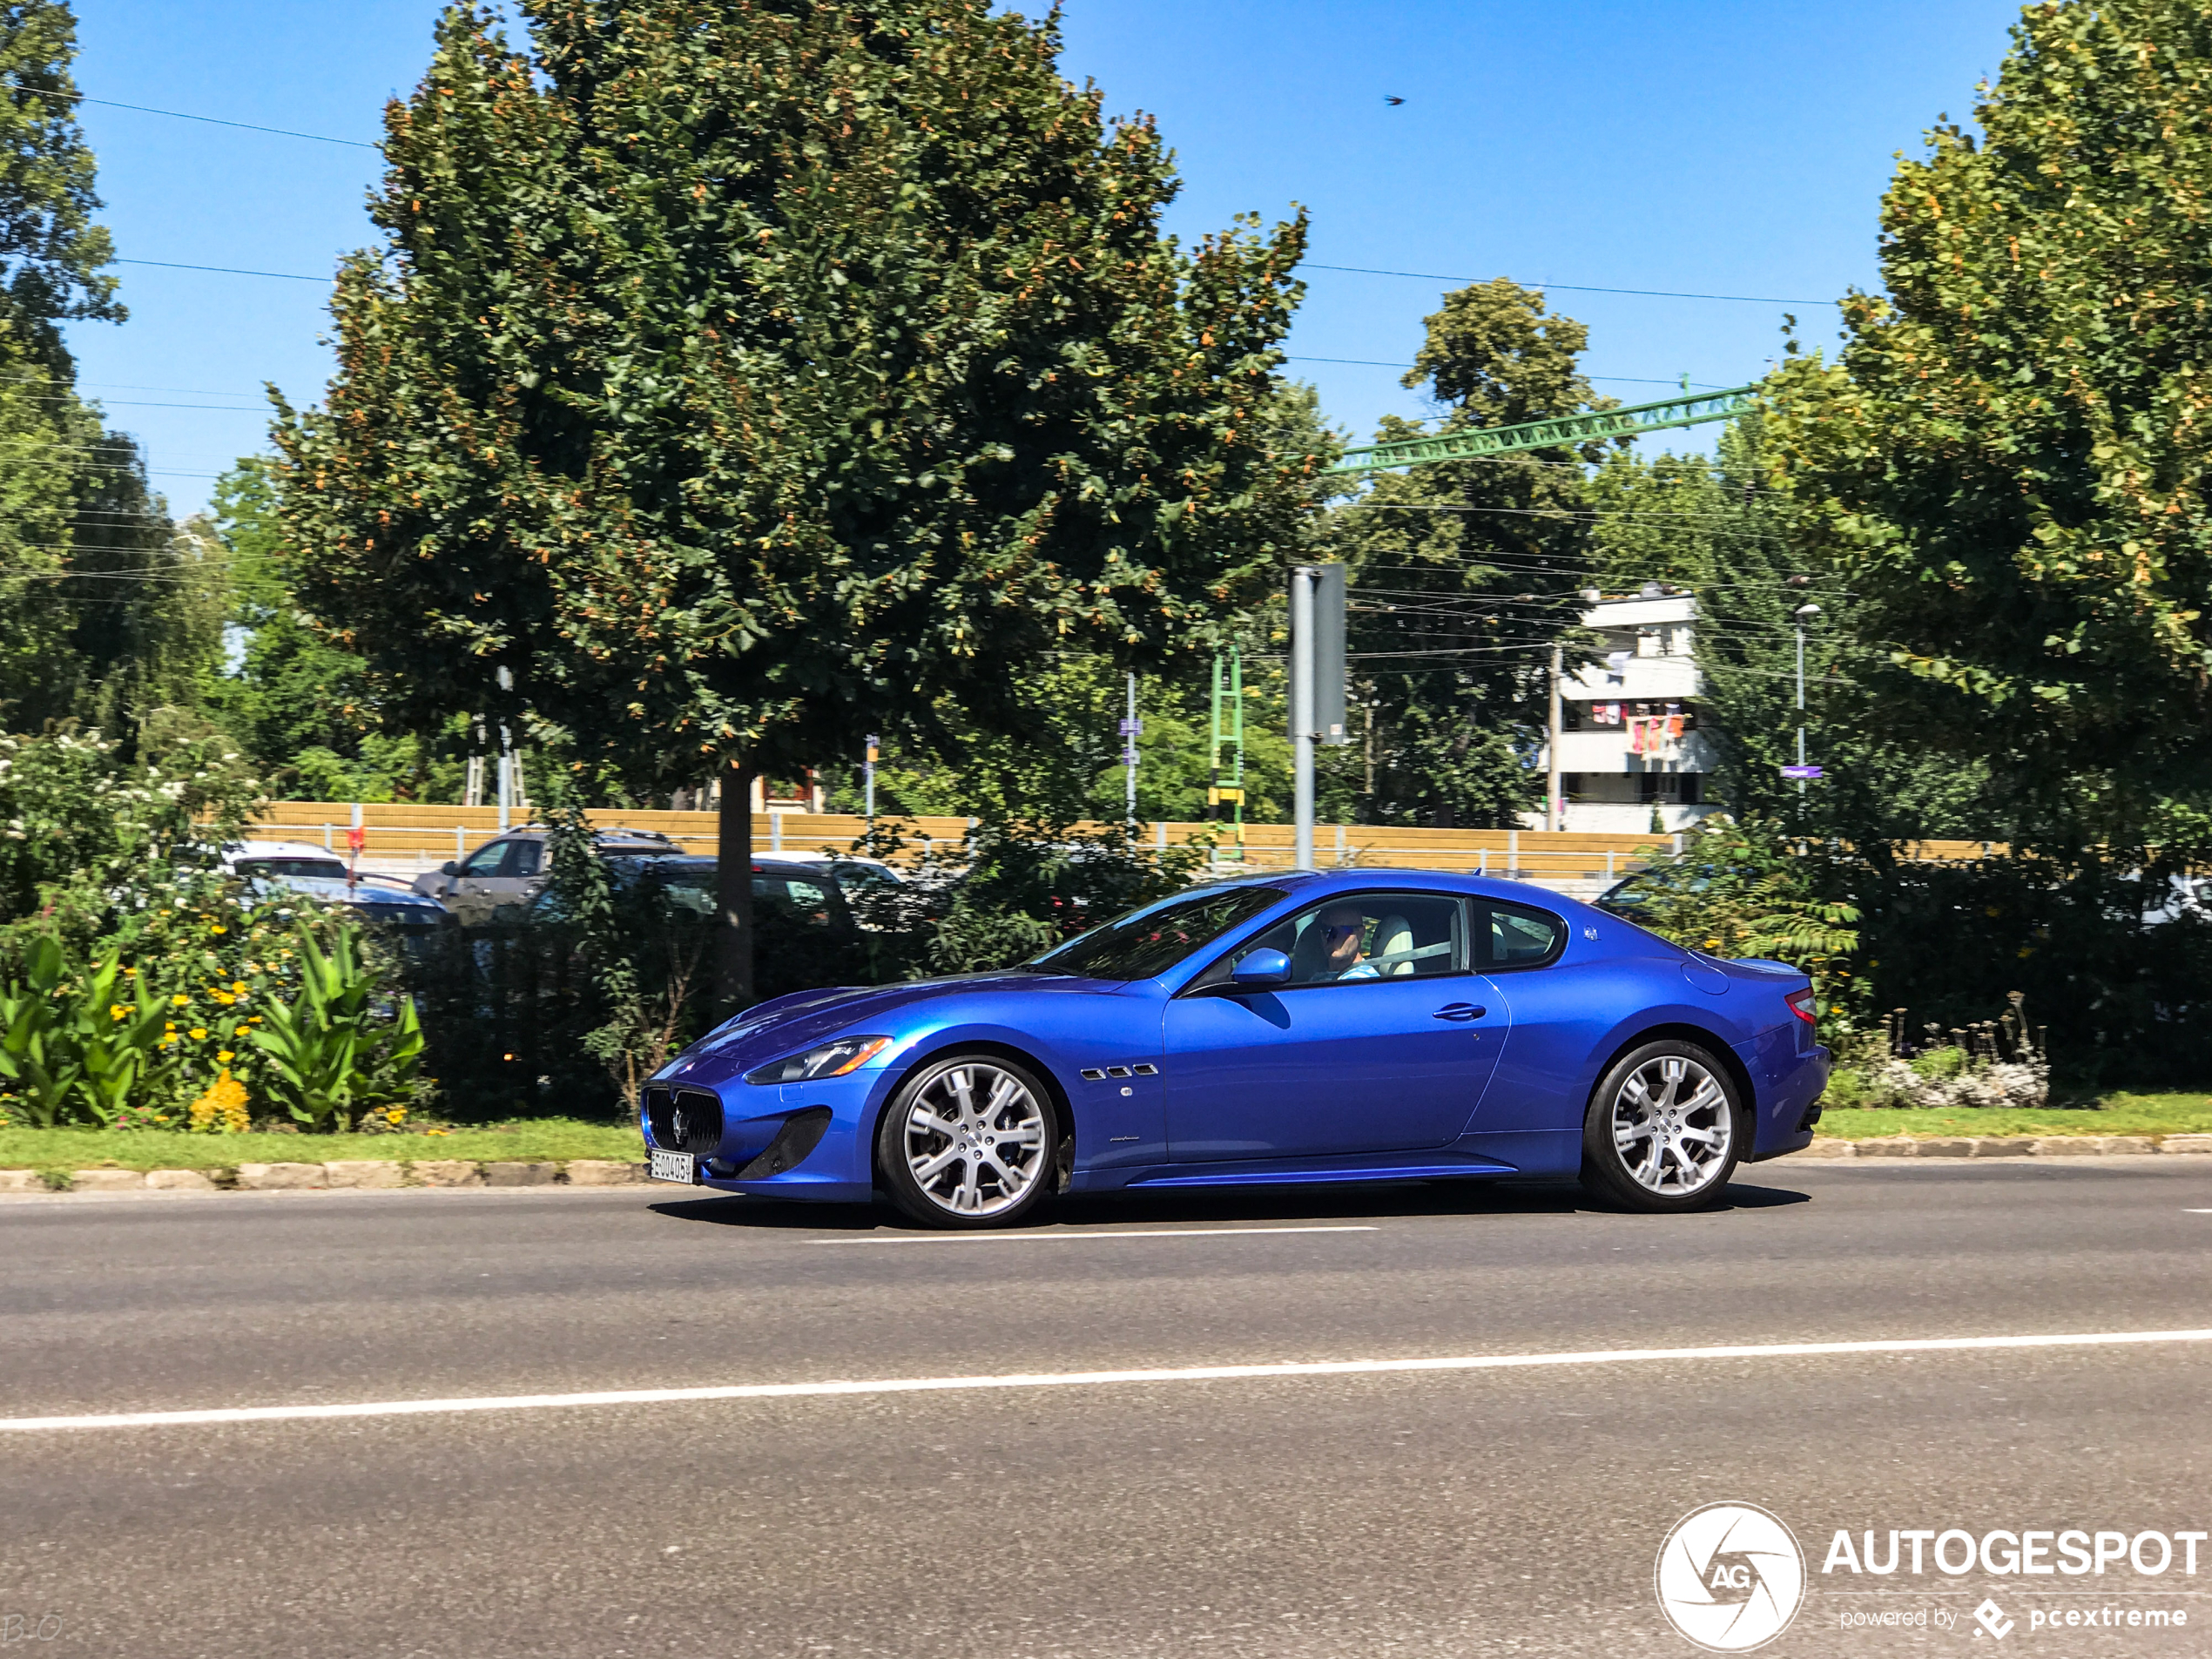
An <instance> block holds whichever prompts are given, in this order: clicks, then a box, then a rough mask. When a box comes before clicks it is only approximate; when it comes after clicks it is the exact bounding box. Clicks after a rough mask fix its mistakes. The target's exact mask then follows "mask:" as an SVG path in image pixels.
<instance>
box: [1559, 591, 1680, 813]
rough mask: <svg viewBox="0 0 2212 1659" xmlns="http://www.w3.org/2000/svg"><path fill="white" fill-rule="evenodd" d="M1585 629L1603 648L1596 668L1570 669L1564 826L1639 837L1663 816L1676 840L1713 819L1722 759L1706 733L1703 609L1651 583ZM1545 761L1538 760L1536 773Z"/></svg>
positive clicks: (1597, 608)
mask: <svg viewBox="0 0 2212 1659" xmlns="http://www.w3.org/2000/svg"><path fill="white" fill-rule="evenodd" d="M1582 626H1583V627H1585V628H1587V629H1588V630H1589V631H1591V632H1593V633H1595V634H1597V635H1598V636H1599V637H1601V638H1602V640H1603V641H1604V644H1602V646H1601V647H1600V648H1599V657H1600V659H1599V660H1596V661H1592V662H1587V663H1585V664H1583V665H1582V666H1581V667H1580V668H1576V669H1571V670H1570V671H1568V674H1567V675H1566V676H1565V677H1564V678H1563V679H1562V681H1561V686H1560V698H1561V713H1562V719H1561V725H1562V727H1563V730H1562V731H1561V736H1560V745H1559V770H1560V779H1559V784H1560V793H1561V796H1562V797H1563V798H1564V799H1565V802H1566V806H1565V810H1564V813H1563V814H1562V817H1561V827H1562V828H1565V829H1569V830H1583V831H1593V832H1601V833H1610V834H1619V833H1634V832H1636V831H1640V830H1649V829H1650V828H1651V827H1652V816H1653V814H1654V813H1655V812H1656V813H1657V815H1658V823H1659V827H1661V828H1662V829H1664V830H1669V831H1673V830H1679V829H1684V828H1687V827H1688V826H1689V825H1691V824H1694V823H1696V821H1697V820H1698V819H1701V818H1703V817H1704V816H1705V815H1706V814H1707V813H1710V812H1713V811H1716V807H1715V806H1713V804H1712V803H1711V801H1710V800H1709V799H1707V796H1706V791H1705V782H1706V778H1707V775H1708V774H1709V773H1710V772H1711V771H1712V770H1713V766H1714V763H1715V761H1716V759H1717V757H1716V752H1715V751H1714V747H1713V744H1712V740H1711V738H1710V737H1709V736H1708V735H1707V734H1706V732H1704V731H1702V730H1701V729H1700V726H1701V720H1702V714H1703V710H1702V705H1701V703H1700V698H1701V697H1702V695H1703V691H1704V681H1703V677H1702V676H1701V675H1700V674H1699V673H1698V671H1697V658H1696V627H1697V601H1696V598H1695V597H1693V596H1692V595H1690V594H1689V593H1687V592H1685V591H1683V590H1678V589H1673V588H1666V587H1662V586H1661V585H1659V584H1658V583H1647V584H1646V585H1645V587H1644V589H1643V590H1642V592H1641V593H1638V594H1635V595H1634V596H1631V597H1624V598H1601V599H1599V600H1597V601H1595V603H1594V604H1591V605H1590V607H1589V608H1588V610H1585V611H1584V612H1583V613H1582ZM1548 759H1549V758H1548V756H1546V755H1544V754H1542V753H1541V752H1539V754H1538V757H1537V764H1538V765H1548ZM1532 821H1533V822H1534V823H1536V824H1541V823H1542V822H1543V817H1542V814H1541V813H1539V814H1537V815H1536V816H1535V817H1534V819H1533V820H1532Z"/></svg>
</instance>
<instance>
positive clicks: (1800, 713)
mask: <svg viewBox="0 0 2212 1659" xmlns="http://www.w3.org/2000/svg"><path fill="white" fill-rule="evenodd" d="M1790 614H1791V616H1792V617H1795V618H1796V619H1797V774H1798V775H1797V792H1798V793H1799V794H1800V795H1802V794H1804V792H1805V779H1804V769H1805V624H1807V623H1809V622H1811V620H1812V619H1813V618H1814V617H1817V616H1818V615H1819V614H1820V607H1819V606H1818V605H1799V606H1798V607H1797V609H1796V610H1793V611H1791V613H1790Z"/></svg>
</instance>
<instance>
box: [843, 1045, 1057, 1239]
mask: <svg viewBox="0 0 2212 1659" xmlns="http://www.w3.org/2000/svg"><path fill="white" fill-rule="evenodd" d="M1059 1152H1060V1126H1059V1123H1058V1121H1057V1119H1056V1118H1055V1116H1054V1113H1053V1109H1052V1096H1051V1095H1050V1094H1049V1092H1048V1091H1047V1089H1045V1086H1044V1084H1043V1083H1042V1082H1040V1081H1039V1080H1038V1078H1037V1077H1036V1076H1035V1074H1034V1073H1032V1072H1030V1071H1029V1070H1028V1069H1027V1068H1025V1067H1023V1066H1021V1065H1019V1064H1016V1063H1015V1062H1013V1061H1011V1060H1008V1059H1005V1058H1003V1057H1002V1056H1001V1055H982V1054H969V1055H953V1056H951V1057H950V1058H948V1059H944V1060H939V1061H934V1062H931V1063H930V1064H928V1065H927V1066H924V1067H923V1068H922V1069H921V1070H920V1071H917V1072H916V1073H914V1076H911V1077H909V1078H908V1079H907V1081H906V1082H905V1083H904V1084H902V1085H901V1086H900V1089H899V1092H898V1093H897V1094H896V1095H894V1096H892V1099H891V1103H890V1104H889V1105H888V1106H887V1107H885V1108H884V1110H883V1121H882V1123H881V1124H880V1126H879V1127H878V1129H877V1130H876V1163H877V1167H878V1168H879V1169H880V1170H882V1172H883V1183H884V1185H885V1187H886V1188H887V1189H888V1190H889V1191H890V1194H891V1197H892V1201H893V1202H894V1203H895V1204H897V1205H898V1206H899V1208H900V1209H901V1210H903V1211H906V1212H907V1214H908V1215H909V1216H912V1217H914V1219H915V1220H916V1221H919V1222H921V1224H923V1225H924V1226H928V1227H950V1228H976V1227H1010V1226H1013V1225H1014V1224H1016V1223H1018V1222H1020V1221H1022V1219H1023V1218H1024V1217H1028V1215H1030V1214H1031V1213H1032V1212H1034V1211H1035V1209H1036V1207H1037V1206H1038V1205H1039V1204H1042V1203H1043V1202H1044V1198H1045V1195H1046V1194H1047V1193H1048V1192H1049V1191H1050V1190H1051V1189H1052V1185H1053V1182H1054V1171H1055V1170H1056V1169H1057V1168H1058V1166H1059Z"/></svg>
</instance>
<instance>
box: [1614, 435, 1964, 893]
mask: <svg viewBox="0 0 2212 1659" xmlns="http://www.w3.org/2000/svg"><path fill="white" fill-rule="evenodd" d="M1762 431H1763V421H1762V418H1761V417H1760V416H1759V415H1757V414H1756V413H1754V414H1751V415H1745V416H1743V417H1742V418H1740V419H1738V420H1737V421H1730V423H1729V424H1728V425H1727V426H1726V427H1725V428H1723V429H1722V432H1721V437H1720V442H1719V443H1718V445H1717V446H1716V455H1714V456H1713V457H1712V458H1711V459H1710V460H1708V459H1707V458H1705V457H1704V456H1702V455H1671V454H1662V455H1659V456H1657V457H1656V458H1655V459H1653V460H1650V461H1646V460H1644V459H1642V457H1641V456H1639V455H1636V454H1635V452H1634V451H1619V452H1616V453H1615V454H1613V455H1608V457H1607V458H1606V460H1605V462H1604V464H1603V465H1602V466H1601V467H1600V468H1599V469H1597V470H1596V472H1595V474H1594V475H1592V477H1591V479H1590V485H1589V505H1590V509H1591V516H1592V529H1591V536H1592V557H1593V559H1594V562H1595V564H1594V568H1595V582H1596V585H1597V586H1598V587H1600V588H1601V589H1602V590H1605V591H1607V592H1611V593H1622V592H1635V590H1637V589H1639V588H1640V587H1642V584H1643V583H1647V582H1655V581H1656V582H1661V583H1668V584H1670V585H1674V586H1679V587H1684V588H1687V589H1689V590H1690V591H1691V592H1692V593H1694V594H1695V595H1696V599H1697V625H1696V633H1695V637H1696V651H1697V663H1698V668H1699V670H1700V671H1701V673H1702V675H1703V679H1704V685H1705V695H1704V697H1703V718H1704V726H1703V730H1704V732H1705V736H1706V738H1707V739H1708V740H1709V741H1710V742H1711V743H1712V744H1713V745H1715V747H1716V749H1717V750H1718V752H1719V762H1718V770H1717V772H1716V773H1715V776H1714V779H1713V783H1712V789H1713V792H1714V793H1715V795H1716V799H1719V800H1720V801H1721V802H1722V803H1723V804H1724V805H1725V806H1728V807H1729V809H1730V811H1732V812H1735V813H1740V814H1750V815H1753V816H1757V817H1759V818H1762V819H1768V820H1770V821H1772V822H1774V823H1776V824H1780V825H1784V826H1788V827H1789V828H1790V829H1791V831H1793V832H1794V833H1799V834H1810V835H1815V836H1822V837H1834V838H1841V839H1843V840H1848V841H1850V842H1851V843H1852V844H1853V845H1854V846H1861V847H1865V848H1867V849H1868V850H1869V852H1870V853H1871V849H1872V847H1873V846H1874V845H1875V844H1877V843H1892V842H1897V841H1903V840H1920V839H1924V838H1927V837H1953V836H1959V837H1979V836H1986V835H1987V834H1989V833H1990V826H1989V823H1988V822H1987V820H1986V819H1985V818H1984V817H1983V816H1982V795H1983V792H1984V791H1985V790H1986V784H1987V772H1986V768H1985V767H1984V766H1983V765H1981V764H1980V763H1979V761H1978V760H1974V759H1962V758H1961V757H1959V756H1957V755H1947V754H1937V753H1932V752H1930V751H1929V750H1928V748H1927V747H1926V746H1925V745H1923V744H1921V743H1919V742H1917V741H1914V742H1901V741H1899V740H1898V738H1899V732H1898V730H1897V729H1896V728H1895V727H1894V726H1892V725H1891V724H1890V719H1891V718H1892V711H1886V710H1885V706H1884V705H1883V703H1882V701H1881V700H1880V698H1878V695H1877V691H1878V687H1879V685H1880V684H1881V681H1882V678H1883V675H1884V671H1885V667H1886V664H1885V658H1884V654H1883V652H1882V651H1880V650H1879V649H1878V648H1877V647H1876V646H1873V645H1870V644H1867V643H1865V639H1864V637H1863V634H1862V629H1863V623H1862V619H1861V615H1860V610H1861V607H1860V605H1859V603H1858V599H1857V598H1856V597H1855V596H1854V595H1853V593H1852V592H1851V590H1849V589H1848V588H1846V587H1845V586H1844V583H1843V581H1842V579H1841V578H1840V577H1838V575H1837V573H1836V571H1835V570H1833V569H1832V568H1831V566H1830V565H1829V564H1828V563H1827V562H1826V561H1825V560H1824V559H1823V558H1822V557H1820V556H1819V555H1818V553H1817V550H1808V549H1806V548H1804V547H1803V546H1801V545H1800V544H1798V543H1797V542H1796V541H1795V540H1794V539H1793V537H1792V536H1791V533H1790V531H1791V526H1790V523H1789V518H1788V515H1787V513H1786V512H1785V510H1784V508H1783V507H1782V506H1781V505H1780V504H1779V503H1778V502H1777V498H1776V496H1775V494H1774V492H1773V490H1772V489H1770V487H1769V486H1768V482H1767V480H1768V469H1767V466H1766V464H1765V462H1764V457H1763V453H1762ZM1804 605H1814V606H1817V607H1818V612H1817V615H1816V616H1813V617H1809V618H1806V619H1805V621H1804V630H1805V711H1804V715H1803V716H1802V717H1800V716H1799V714H1798V712H1797V707H1796V702H1797V651H1796V644H1797V623H1798V618H1797V616H1796V612H1797V610H1798V609H1799V607H1801V606H1804ZM1800 718H1802V720H1803V723H1804V726H1805V728H1806V734H1807V744H1808V747H1807V759H1811V760H1812V761H1814V762H1816V763H1817V764H1818V765H1821V766H1822V767H1823V768H1824V771H1825V772H1826V776H1825V777H1824V778H1823V779H1821V780H1820V781H1818V782H1817V783H1815V784H1812V785H1810V786H1806V787H1804V788H1800V787H1799V786H1797V784H1796V783H1794V782H1791V780H1789V779H1784V777H1783V776H1782V768H1783V767H1784V766H1785V765H1790V764H1791V762H1793V761H1794V760H1795V759H1797V725H1798V724H1799V721H1800Z"/></svg>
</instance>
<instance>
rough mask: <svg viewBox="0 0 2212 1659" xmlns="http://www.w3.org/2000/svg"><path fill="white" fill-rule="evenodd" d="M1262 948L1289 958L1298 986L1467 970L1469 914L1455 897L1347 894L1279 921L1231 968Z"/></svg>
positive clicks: (1233, 958)
mask: <svg viewBox="0 0 2212 1659" xmlns="http://www.w3.org/2000/svg"><path fill="white" fill-rule="evenodd" d="M1255 950H1279V951H1281V952H1282V953H1283V954H1285V956H1287V957H1289V958H1290V959H1291V980H1290V982H1291V985H1293V986H1298V985H1351V984H1358V983H1361V982H1363V981H1369V980H1385V979H1417V978H1419V979H1427V978H1434V977H1435V976H1436V975H1438V974H1464V973H1466V972H1467V968H1468V962H1467V926H1466V912H1465V910H1464V909H1463V908H1462V907H1461V906H1460V900H1457V899H1456V898H1453V897H1452V896H1451V895H1449V894H1438V893H1351V894H1344V895H1342V896H1341V897H1339V898H1335V899H1331V900H1327V901H1326V902H1325V903H1322V904H1318V905H1316V906H1314V907H1312V909H1310V910H1303V911H1300V912H1299V913H1298V914H1297V915H1295V916H1292V917H1291V919H1290V920H1289V921H1284V922H1278V923H1277V924H1276V925H1275V926H1274V927H1271V928H1269V929H1268V930H1267V931H1266V933H1264V934H1262V935H1261V936H1260V937H1259V938H1258V939H1255V940H1251V941H1249V942H1247V943H1246V944H1244V946H1242V947H1240V948H1238V950H1237V951H1236V952H1235V953H1233V954H1232V955H1231V957H1230V958H1229V963H1230V965H1231V966H1233V965H1234V963H1235V962H1236V961H1239V960H1241V959H1242V958H1243V957H1244V956H1245V955H1247V954H1250V953H1251V952H1252V951H1255ZM1225 973H1226V969H1225V968H1224V974H1225ZM1206 977H1207V978H1209V979H1211V978H1212V977H1213V975H1212V974H1208V975H1207V976H1206Z"/></svg>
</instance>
